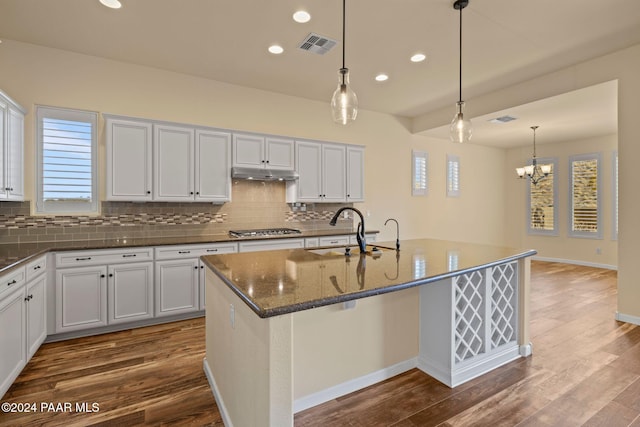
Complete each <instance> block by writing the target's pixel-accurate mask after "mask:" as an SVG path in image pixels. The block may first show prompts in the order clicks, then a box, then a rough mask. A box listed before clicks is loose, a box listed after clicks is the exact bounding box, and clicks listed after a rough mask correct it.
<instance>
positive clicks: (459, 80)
mask: <svg viewBox="0 0 640 427" xmlns="http://www.w3.org/2000/svg"><path fill="white" fill-rule="evenodd" d="M462 9H464V7H462V5H460V49H459V50H458V52H459V54H460V58H459V59H460V60H459V64H460V78H459V79H458V83H459V85H460V86H459V94H460V99H459V100H458V102H462Z"/></svg>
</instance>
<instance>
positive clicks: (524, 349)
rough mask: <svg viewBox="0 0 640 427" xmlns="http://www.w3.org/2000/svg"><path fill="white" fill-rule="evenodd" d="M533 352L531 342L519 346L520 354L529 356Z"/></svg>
mask: <svg viewBox="0 0 640 427" xmlns="http://www.w3.org/2000/svg"><path fill="white" fill-rule="evenodd" d="M532 354H533V344H531V343H529V344H526V345H521V346H520V356H522V357H529V356H531V355H532Z"/></svg>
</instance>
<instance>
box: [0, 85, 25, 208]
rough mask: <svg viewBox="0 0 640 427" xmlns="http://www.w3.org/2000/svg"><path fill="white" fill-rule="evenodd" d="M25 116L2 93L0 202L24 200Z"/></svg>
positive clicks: (16, 105)
mask: <svg viewBox="0 0 640 427" xmlns="http://www.w3.org/2000/svg"><path fill="white" fill-rule="evenodd" d="M24 115H25V110H24V109H23V108H22V107H20V106H19V105H18V104H16V103H15V102H13V101H12V100H11V99H10V98H9V97H7V96H6V95H4V94H3V93H2V92H0V200H15V201H22V200H24Z"/></svg>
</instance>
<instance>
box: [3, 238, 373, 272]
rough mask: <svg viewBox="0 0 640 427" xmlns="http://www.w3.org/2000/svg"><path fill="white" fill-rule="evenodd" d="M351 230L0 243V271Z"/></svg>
mask: <svg viewBox="0 0 640 427" xmlns="http://www.w3.org/2000/svg"><path fill="white" fill-rule="evenodd" d="M354 233H355V231H353V230H350V229H340V228H333V229H322V230H313V231H305V232H303V233H302V234H289V235H279V236H272V237H230V236H229V235H228V233H220V234H206V235H198V236H179V237H149V238H121V239H96V240H82V241H59V242H34V243H4V244H2V243H0V274H3V273H5V272H7V271H9V270H11V269H13V268H16V267H19V266H20V265H23V263H25V262H28V261H29V260H30V259H33V258H35V257H37V256H39V255H42V254H44V253H47V252H49V251H70V250H84V249H116V248H128V247H141V246H166V245H190V244H199V243H202V244H204V243H221V242H239V241H245V240H267V239H294V238H305V237H321V236H337V235H343V234H354ZM369 233H373V234H375V233H378V231H377V230H368V231H367V234H369Z"/></svg>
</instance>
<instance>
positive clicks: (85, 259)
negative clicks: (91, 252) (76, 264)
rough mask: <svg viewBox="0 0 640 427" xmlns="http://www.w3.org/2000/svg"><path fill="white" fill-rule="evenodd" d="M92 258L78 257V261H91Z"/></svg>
mask: <svg viewBox="0 0 640 427" xmlns="http://www.w3.org/2000/svg"><path fill="white" fill-rule="evenodd" d="M90 259H91V257H90V256H88V257H84V258H76V261H89V260H90Z"/></svg>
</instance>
